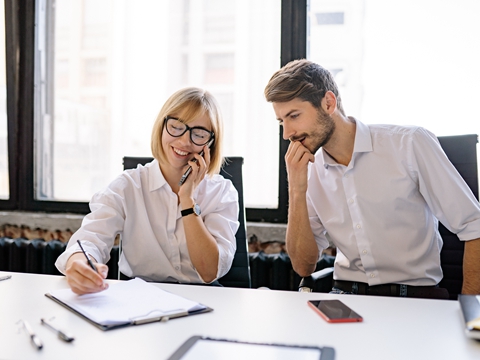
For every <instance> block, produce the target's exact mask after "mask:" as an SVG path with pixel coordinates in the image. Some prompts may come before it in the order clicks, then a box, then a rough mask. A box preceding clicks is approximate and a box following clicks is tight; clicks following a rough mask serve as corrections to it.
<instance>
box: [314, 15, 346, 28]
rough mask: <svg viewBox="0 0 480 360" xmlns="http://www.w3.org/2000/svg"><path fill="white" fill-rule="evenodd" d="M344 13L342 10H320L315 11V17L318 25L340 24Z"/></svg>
mask: <svg viewBox="0 0 480 360" xmlns="http://www.w3.org/2000/svg"><path fill="white" fill-rule="evenodd" d="M344 15H345V14H344V13H343V12H322V13H316V14H315V18H316V20H317V24H318V25H342V24H343V22H344Z"/></svg>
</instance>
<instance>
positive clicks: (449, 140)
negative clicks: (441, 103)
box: [438, 134, 479, 300]
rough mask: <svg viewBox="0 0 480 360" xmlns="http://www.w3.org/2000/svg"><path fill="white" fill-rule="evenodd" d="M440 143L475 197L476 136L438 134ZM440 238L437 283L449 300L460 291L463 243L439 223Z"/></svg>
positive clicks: (454, 298)
mask: <svg viewBox="0 0 480 360" xmlns="http://www.w3.org/2000/svg"><path fill="white" fill-rule="evenodd" d="M438 140H439V141H440V145H441V146H442V148H443V151H445V154H447V156H448V158H449V160H450V162H451V163H452V164H453V166H455V168H456V169H457V171H458V172H459V173H460V175H461V176H462V177H463V179H464V180H465V182H466V183H467V185H468V186H469V187H470V189H471V190H472V192H473V194H474V195H475V197H476V198H477V200H478V190H479V189H478V168H477V143H478V136H477V135H475V134H474V135H458V136H439V137H438ZM439 230H440V234H441V235H442V239H443V248H442V251H441V253H440V261H441V264H442V270H443V279H442V281H441V282H440V284H439V286H440V287H444V288H446V289H447V290H448V292H449V293H450V299H452V300H457V296H458V294H460V292H461V290H462V282H463V270H462V267H463V252H464V242H463V241H459V240H458V237H457V235H455V234H453V233H451V232H450V231H448V230H447V229H446V228H445V227H444V226H443V225H442V224H440V225H439Z"/></svg>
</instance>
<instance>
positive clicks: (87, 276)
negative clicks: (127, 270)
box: [65, 252, 108, 295]
mask: <svg viewBox="0 0 480 360" xmlns="http://www.w3.org/2000/svg"><path fill="white" fill-rule="evenodd" d="M95 266H96V268H97V270H98V273H97V272H95V270H93V269H92V268H91V267H90V265H89V264H88V262H87V259H85V255H83V253H81V252H80V253H75V254H73V255H72V256H70V258H69V259H68V261H67V268H66V270H65V275H66V277H67V283H68V285H69V286H70V288H71V289H72V291H73V292H74V293H75V294H79V295H82V294H91V293H96V292H99V291H103V290H106V289H108V284H107V283H105V282H104V281H103V280H104V279H106V277H107V275H108V266H107V265H104V264H99V263H95Z"/></svg>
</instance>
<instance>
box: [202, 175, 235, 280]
mask: <svg viewBox="0 0 480 360" xmlns="http://www.w3.org/2000/svg"><path fill="white" fill-rule="evenodd" d="M213 183H214V184H215V185H214V186H212V187H210V188H208V189H206V191H205V192H204V193H203V194H202V195H203V196H201V195H200V194H199V199H203V201H202V202H205V208H204V207H203V206H202V204H201V203H200V206H201V207H202V212H204V213H206V215H205V217H204V219H203V221H204V223H205V227H206V228H207V229H208V231H209V232H210V234H211V235H212V236H213V237H214V238H215V240H216V242H217V246H218V254H219V257H218V271H217V278H220V277H222V276H223V275H225V274H226V273H227V272H228V270H230V267H231V266H232V262H233V257H234V255H235V251H236V249H237V243H236V238H235V234H236V233H237V231H238V228H239V225H240V223H239V221H238V215H239V202H238V192H237V190H236V189H235V187H234V186H233V184H232V182H231V181H230V180H225V179H223V177H219V178H218V181H214V182H213Z"/></svg>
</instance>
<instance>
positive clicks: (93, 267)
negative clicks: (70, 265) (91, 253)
mask: <svg viewBox="0 0 480 360" xmlns="http://www.w3.org/2000/svg"><path fill="white" fill-rule="evenodd" d="M77 243H78V246H80V249H82V252H83V255H85V257H86V258H87V261H88V263H89V264H90V266H91V268H92V269H93V270H95V272H97V273H98V271H97V268H96V267H95V265H94V264H93V262H92V260H90V258H89V257H88V255H87V253H86V252H85V250H83V246H82V243H81V242H80V240H77Z"/></svg>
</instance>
